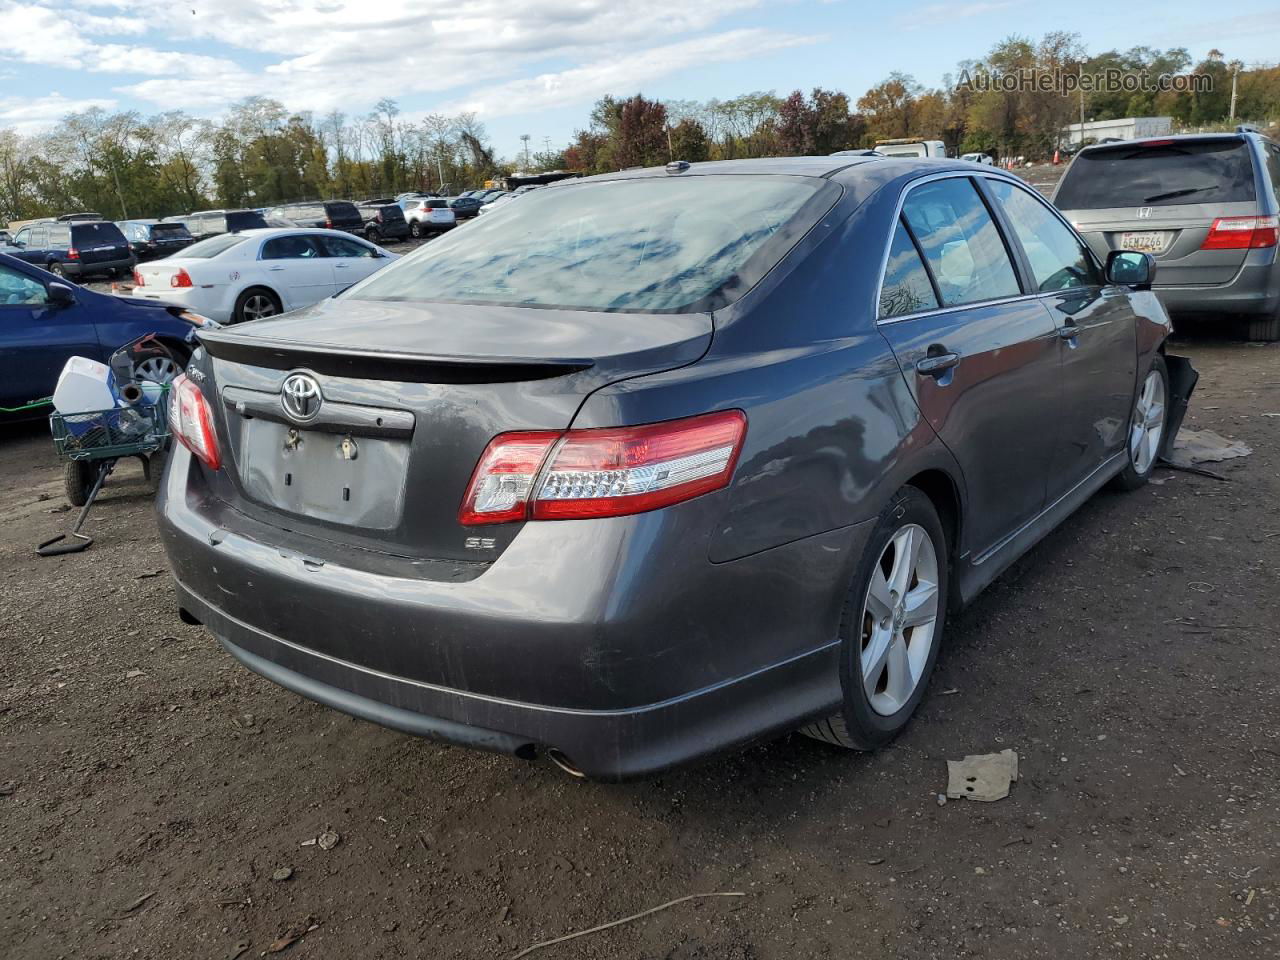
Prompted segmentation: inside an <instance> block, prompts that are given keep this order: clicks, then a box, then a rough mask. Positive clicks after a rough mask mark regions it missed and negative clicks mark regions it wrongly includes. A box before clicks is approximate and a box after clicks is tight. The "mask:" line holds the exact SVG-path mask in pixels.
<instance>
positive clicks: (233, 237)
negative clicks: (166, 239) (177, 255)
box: [182, 233, 248, 260]
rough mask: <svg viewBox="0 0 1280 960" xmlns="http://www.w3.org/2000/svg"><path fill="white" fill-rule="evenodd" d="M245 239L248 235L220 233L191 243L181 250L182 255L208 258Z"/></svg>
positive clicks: (202, 258)
mask: <svg viewBox="0 0 1280 960" xmlns="http://www.w3.org/2000/svg"><path fill="white" fill-rule="evenodd" d="M247 239H248V237H242V236H240V235H239V234H236V233H220V234H218V235H217V236H216V237H210V238H209V239H208V240H201V241H200V242H199V243H193V244H192V245H191V246H189V247H187V248H186V249H185V250H183V251H182V256H184V257H196V258H197V259H200V260H208V259H209V258H211V257H216V256H217V255H218V254H220V253H224V252H226V251H227V250H230V249H231V248H232V247H234V246H236V245H237V244H241V243H244V242H245V241H246V240H247Z"/></svg>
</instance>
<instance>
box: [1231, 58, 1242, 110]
mask: <svg viewBox="0 0 1280 960" xmlns="http://www.w3.org/2000/svg"><path fill="white" fill-rule="evenodd" d="M1242 66H1244V64H1242V63H1241V62H1240V61H1239V60H1233V61H1232V62H1231V113H1230V116H1229V117H1228V119H1229V120H1230V121H1231V122H1232V123H1235V120H1236V89H1237V85H1238V82H1239V80H1240V68H1241V67H1242Z"/></svg>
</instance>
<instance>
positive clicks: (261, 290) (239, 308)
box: [231, 287, 284, 323]
mask: <svg viewBox="0 0 1280 960" xmlns="http://www.w3.org/2000/svg"><path fill="white" fill-rule="evenodd" d="M257 297H265V298H266V299H267V300H268V301H270V304H271V306H272V307H273V308H274V312H272V313H270V314H261V315H256V316H250V315H249V314H248V313H247V312H246V311H247V309H248V307H249V304H250V302H251V301H253V300H254V299H255V298H257ZM283 312H284V305H283V304H281V302H280V298H279V297H278V296H276V294H275V292H274V291H273V290H268V289H267V288H266V287H250V288H249V289H248V290H246V291H244V292H243V293H242V294H240V296H238V297H236V305H235V308H234V309H233V310H232V311H231V322H232V323H245V322H246V321H248V320H260V319H262V318H263V317H265V316H277V315H279V314H281V313H283Z"/></svg>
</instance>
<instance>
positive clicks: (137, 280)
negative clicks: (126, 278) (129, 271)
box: [133, 270, 146, 287]
mask: <svg viewBox="0 0 1280 960" xmlns="http://www.w3.org/2000/svg"><path fill="white" fill-rule="evenodd" d="M133 285H134V286H135V287H145V286H146V284H145V283H143V282H142V274H140V273H139V272H138V271H137V270H135V271H133Z"/></svg>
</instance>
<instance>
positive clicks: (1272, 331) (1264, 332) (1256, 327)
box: [1245, 313, 1280, 343]
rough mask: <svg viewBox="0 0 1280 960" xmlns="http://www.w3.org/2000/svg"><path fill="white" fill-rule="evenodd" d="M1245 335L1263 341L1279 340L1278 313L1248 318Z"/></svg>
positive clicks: (1279, 317) (1279, 322)
mask: <svg viewBox="0 0 1280 960" xmlns="http://www.w3.org/2000/svg"><path fill="white" fill-rule="evenodd" d="M1245 336H1246V337H1247V338H1248V339H1250V340H1260V341H1263V342H1265V343H1271V342H1272V341H1275V340H1280V313H1278V314H1276V315H1275V316H1274V317H1259V318H1257V319H1253V318H1250V319H1249V320H1248V321H1246V329H1245Z"/></svg>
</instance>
